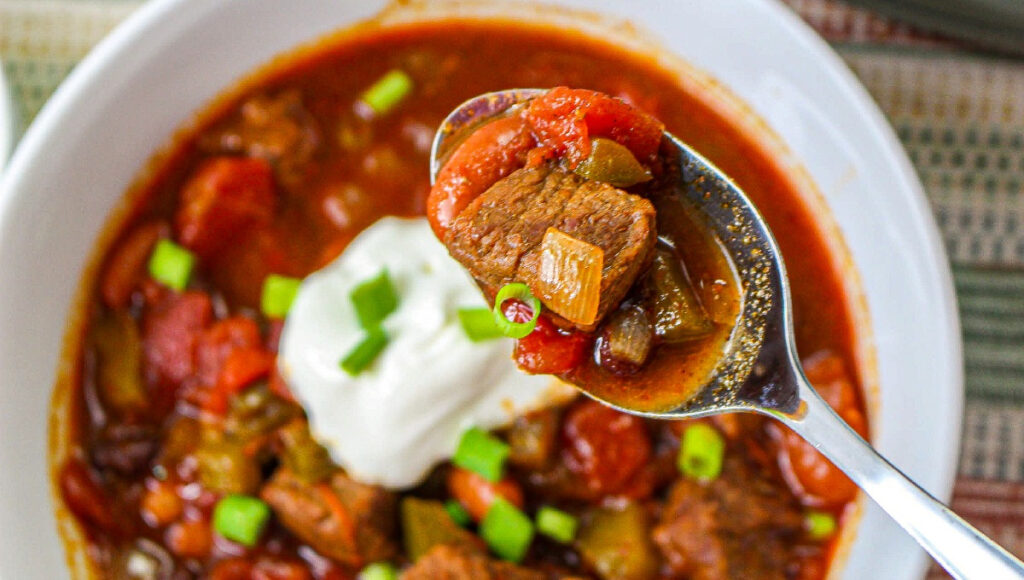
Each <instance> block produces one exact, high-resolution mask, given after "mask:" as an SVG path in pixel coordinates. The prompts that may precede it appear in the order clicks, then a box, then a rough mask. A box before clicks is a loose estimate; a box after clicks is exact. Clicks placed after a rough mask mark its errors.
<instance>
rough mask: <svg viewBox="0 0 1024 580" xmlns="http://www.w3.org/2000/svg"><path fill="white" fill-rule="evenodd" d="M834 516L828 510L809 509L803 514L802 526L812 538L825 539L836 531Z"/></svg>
mask: <svg viewBox="0 0 1024 580" xmlns="http://www.w3.org/2000/svg"><path fill="white" fill-rule="evenodd" d="M837 527H838V524H837V523H836V517H835V516H833V515H832V514H830V513H828V512H819V511H809V512H807V513H806V514H804V528H806V529H807V535H808V536H810V538H811V539H812V540H827V539H828V538H831V537H832V536H833V535H834V534H835V533H836V528H837Z"/></svg>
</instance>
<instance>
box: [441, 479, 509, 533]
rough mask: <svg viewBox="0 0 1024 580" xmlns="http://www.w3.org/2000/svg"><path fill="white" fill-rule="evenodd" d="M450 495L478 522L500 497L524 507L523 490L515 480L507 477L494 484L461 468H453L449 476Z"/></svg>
mask: <svg viewBox="0 0 1024 580" xmlns="http://www.w3.org/2000/svg"><path fill="white" fill-rule="evenodd" d="M448 493H450V494H451V495H452V497H453V498H455V500H456V501H458V502H459V503H460V504H462V507H464V508H466V511H468V512H469V515H470V516H472V517H473V519H474V520H475V521H478V522H479V521H481V520H483V519H484V516H486V515H487V510H489V509H490V508H491V504H493V503H494V500H496V499H497V498H499V497H501V498H504V499H505V500H506V501H508V502H509V503H511V504H512V505H514V506H516V507H519V508H522V507H523V489H522V488H521V487H520V486H519V482H517V481H516V480H515V479H513V478H511V477H506V478H504V479H502V480H501V481H499V482H497V483H492V482H490V481H487V479H485V478H484V477H483V476H482V475H479V474H477V473H474V472H472V471H469V470H468V469H462V468H461V467H454V468H452V470H451V472H450V473H449V474H448Z"/></svg>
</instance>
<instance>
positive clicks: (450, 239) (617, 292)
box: [444, 166, 656, 330]
mask: <svg viewBox="0 0 1024 580" xmlns="http://www.w3.org/2000/svg"><path fill="white" fill-rule="evenodd" d="M654 216H655V211H654V206H653V205H652V204H651V202H650V201H648V200H647V199H644V198H642V197H640V196H638V195H632V194H630V193H626V192H625V191H622V190H619V189H616V188H614V187H612V186H611V185H608V184H607V183H601V182H596V181H587V180H585V179H583V178H582V177H580V176H578V175H576V174H575V173H570V172H566V171H563V170H560V169H557V168H553V167H550V166H541V167H534V168H527V169H520V170H518V171H516V172H514V173H512V174H511V175H509V176H508V177H506V178H504V179H502V180H501V181H499V182H497V183H496V184H494V185H493V186H491V188H490V189H488V190H487V191H486V192H484V193H483V194H481V195H480V196H479V197H477V198H476V199H475V200H473V202H472V203H470V204H469V206H468V207H466V209H465V210H463V211H462V213H460V214H459V215H458V217H456V218H455V221H453V222H452V225H451V227H450V228H449V229H448V232H447V234H446V235H445V240H444V242H445V244H446V245H447V246H448V250H449V251H450V252H451V254H452V256H454V257H455V259H456V260H458V261H459V262H460V263H462V265H463V266H465V267H466V269H468V270H469V272H470V274H472V275H473V277H474V278H476V280H477V281H478V282H479V283H480V284H481V286H482V287H483V288H484V291H485V292H488V293H489V294H490V295H491V296H494V294H495V293H496V292H497V291H498V289H500V288H501V287H502V286H504V285H505V284H508V283H510V282H516V281H518V282H525V283H526V284H528V285H530V286H531V287H532V288H536V282H537V281H538V280H539V279H540V276H541V251H540V246H541V241H542V240H543V238H544V234H545V232H546V231H547V229H548V228H549V227H553V228H555V229H557V230H558V231H560V232H562V233H564V234H567V235H569V236H572V237H573V238H576V239H578V240H582V241H584V242H587V243H590V244H593V245H595V246H597V247H599V248H601V250H603V251H604V266H603V269H602V273H601V300H600V304H599V306H598V312H597V319H596V321H595V324H594V325H589V326H588V327H586V328H584V330H591V329H592V328H593V327H594V326H596V322H599V321H600V320H601V319H602V318H603V317H604V315H605V314H607V313H608V312H609V311H611V310H612V309H614V308H615V307H616V306H617V305H618V304H619V302H620V301H621V300H622V298H623V297H624V296H625V295H626V292H627V291H628V290H629V288H630V287H631V286H632V285H633V282H634V281H635V280H636V278H637V275H638V274H639V273H640V272H641V271H642V270H643V269H644V267H645V266H646V265H647V263H648V261H649V260H650V258H651V256H652V252H653V250H654V242H655V237H656V231H655V223H654Z"/></svg>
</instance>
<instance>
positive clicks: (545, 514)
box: [537, 506, 579, 544]
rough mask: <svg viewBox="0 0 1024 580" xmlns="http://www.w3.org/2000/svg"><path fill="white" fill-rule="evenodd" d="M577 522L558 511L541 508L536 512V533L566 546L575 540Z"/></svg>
mask: <svg viewBox="0 0 1024 580" xmlns="http://www.w3.org/2000/svg"><path fill="white" fill-rule="evenodd" d="M578 526H579V521H578V520H577V519H576V518H575V517H574V516H572V515H571V514H567V513H565V512H563V511H562V510H560V509H556V508H553V507H550V506H543V507H541V508H540V509H539V510H537V531H538V532H540V533H542V534H544V535H545V536H547V537H549V538H551V539H552V540H555V541H556V542H561V543H563V544H568V543H569V542H571V541H573V540H574V539H575V538H576V528H577V527H578Z"/></svg>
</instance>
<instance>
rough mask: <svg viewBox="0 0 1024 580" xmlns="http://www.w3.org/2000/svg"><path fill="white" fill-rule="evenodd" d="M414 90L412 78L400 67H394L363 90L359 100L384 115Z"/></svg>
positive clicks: (378, 113)
mask: <svg viewBox="0 0 1024 580" xmlns="http://www.w3.org/2000/svg"><path fill="white" fill-rule="evenodd" d="M410 91H412V79H411V78H409V75H407V74H405V72H404V71H402V70H400V69H393V70H390V71H388V72H387V74H385V75H384V76H382V77H381V78H380V79H378V80H377V82H375V83H373V85H371V86H370V88H368V89H366V91H364V92H363V94H362V96H360V97H359V100H360V101H362V102H364V103H366V104H367V105H368V106H369V107H370V108H371V109H373V112H374V113H376V114H377V115H384V114H386V113H387V112H388V111H390V110H391V109H393V108H394V107H395V105H397V104H398V103H400V102H401V101H402V99H404V98H405V97H406V95H408V94H409V92H410Z"/></svg>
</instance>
